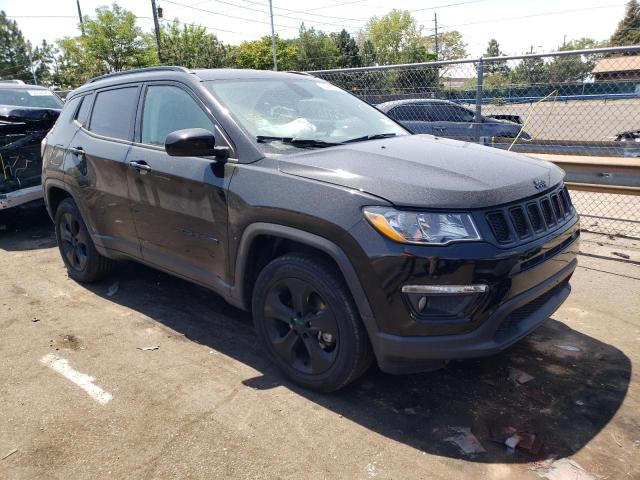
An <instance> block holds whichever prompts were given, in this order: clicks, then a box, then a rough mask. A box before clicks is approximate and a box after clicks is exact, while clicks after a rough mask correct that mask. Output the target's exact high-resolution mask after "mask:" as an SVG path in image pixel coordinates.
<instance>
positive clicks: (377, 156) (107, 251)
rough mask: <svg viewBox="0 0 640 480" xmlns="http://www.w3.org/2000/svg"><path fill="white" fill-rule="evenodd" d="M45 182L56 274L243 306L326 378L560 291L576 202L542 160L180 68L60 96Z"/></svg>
mask: <svg viewBox="0 0 640 480" xmlns="http://www.w3.org/2000/svg"><path fill="white" fill-rule="evenodd" d="M43 181H44V186H45V192H46V194H45V197H46V203H47V206H48V210H49V212H50V215H51V217H52V218H53V219H54V222H55V229H56V236H57V240H58V244H59V247H60V252H61V254H62V259H63V261H64V263H65V265H66V267H67V270H68V272H69V275H70V277H71V278H73V279H76V280H78V281H81V282H90V281H94V280H96V279H98V278H100V277H102V276H103V275H105V274H106V273H108V272H109V271H110V270H111V269H112V268H113V266H114V262H113V261H114V260H117V259H120V258H129V259H134V260H137V261H140V262H143V263H145V264H148V265H151V266H153V267H157V268H159V269H162V270H165V271H167V272H170V273H173V274H175V275H177V276H179V277H182V278H186V279H189V280H191V281H193V282H195V283H198V284H200V285H203V286H205V287H208V288H210V289H211V290H213V291H215V292H217V293H219V294H220V295H222V296H223V297H224V298H225V299H226V300H228V301H229V302H230V303H232V304H233V305H236V306H238V307H240V308H242V309H246V310H250V311H251V312H252V314H253V318H254V321H255V327H256V329H257V332H258V336H259V337H260V339H261V341H262V343H263V344H264V347H265V350H266V352H267V354H268V355H269V357H270V358H271V359H273V361H274V362H275V363H276V364H277V365H278V366H279V367H280V368H281V369H282V370H283V371H284V372H285V373H286V375H288V376H289V377H290V378H291V379H293V380H294V381H295V382H298V383H299V384H301V385H304V386H305V387H309V388H312V389H317V390H322V391H331V390H336V389H339V388H341V387H343V386H344V385H346V384H348V383H349V382H351V381H353V380H354V379H356V378H357V377H358V376H360V375H361V374H362V373H363V372H364V371H365V370H366V369H367V367H368V366H369V365H370V363H371V361H372V360H373V359H376V360H377V362H378V364H379V366H380V368H382V370H384V371H386V372H390V373H401V372H413V371H420V370H429V369H433V368H436V367H437V366H438V365H441V364H442V362H443V361H445V360H448V359H459V358H468V357H478V356H483V355H490V354H494V353H496V352H499V351H501V350H502V349H504V348H506V347H508V346H509V345H511V344H513V343H514V342H516V341H517V340H518V339H520V338H522V337H523V336H524V335H526V334H527V333H529V332H530V331H531V330H533V329H534V328H535V327H537V326H538V325H539V324H540V323H541V322H542V321H543V320H544V319H546V318H547V317H548V316H549V315H550V314H551V313H553V311H554V310H555V309H556V308H558V307H559V306H560V304H561V303H562V302H563V301H564V300H565V298H567V296H568V295H569V292H570V286H569V279H570V278H571V275H572V274H573V271H574V269H575V268H576V255H577V252H578V237H579V230H578V217H577V215H576V212H575V210H574V209H573V207H572V206H571V202H570V199H569V195H568V193H567V190H566V189H565V187H564V185H563V172H562V171H561V170H560V169H558V168H557V167H555V166H554V165H552V164H549V163H546V162H543V161H538V160H533V159H531V158H528V157H525V156H521V155H518V154H514V153H510V152H505V151H501V150H497V149H492V148H488V147H483V146H479V145H476V144H471V143H463V142H457V141H453V140H448V139H440V138H435V139H434V138H433V137H431V136H422V135H410V134H409V133H408V132H407V131H406V130H405V129H404V128H403V127H401V126H400V125H398V124H397V123H395V122H394V121H393V120H391V119H389V118H388V117H386V116H385V115H383V114H382V113H380V112H379V111H378V110H376V109H375V108H373V107H371V106H370V105H367V104H366V103H364V102H362V101H361V100H359V99H357V98H356V97H354V96H352V95H350V94H348V93H346V92H344V91H343V90H341V89H339V88H337V87H335V86H333V85H331V84H330V83H327V82H325V81H322V80H319V79H317V78H314V77H311V76H307V75H304V74H293V73H277V72H265V71H250V70H194V71H190V70H186V69H183V68H179V67H156V68H151V69H145V70H139V71H131V72H127V73H118V74H112V75H107V76H104V77H99V78H96V79H94V80H93V81H91V82H89V83H87V84H85V85H83V86H82V87H80V88H78V89H77V90H75V91H73V92H72V93H71V94H70V95H69V97H68V100H67V102H66V106H65V108H64V110H63V112H62V114H61V116H60V118H59V120H58V122H57V123H56V126H55V128H54V129H53V131H52V132H51V133H50V134H49V136H48V137H47V139H46V147H45V154H44V171H43Z"/></svg>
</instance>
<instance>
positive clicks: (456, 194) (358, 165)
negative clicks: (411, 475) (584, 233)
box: [278, 135, 564, 209]
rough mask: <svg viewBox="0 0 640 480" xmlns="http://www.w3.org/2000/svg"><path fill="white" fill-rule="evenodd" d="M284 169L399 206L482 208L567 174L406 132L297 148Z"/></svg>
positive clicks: (533, 191)
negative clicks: (404, 133) (396, 135)
mask: <svg viewBox="0 0 640 480" xmlns="http://www.w3.org/2000/svg"><path fill="white" fill-rule="evenodd" d="M278 163H279V168H280V171H282V172H283V173H286V174H290V175H296V176H299V177H304V178H309V179H313V180H318V181H322V182H327V183H332V184H335V185H341V186H344V187H348V188H353V189H356V190H360V191H364V192H367V193H369V194H372V195H375V196H378V197H382V198H384V199H386V200H388V201H389V202H391V203H393V204H395V205H398V206H411V207H427V208H463V209H468V208H483V207H489V206H493V205H500V204H503V203H508V202H512V201H515V200H520V199H522V198H526V197H529V196H532V195H535V194H536V193H539V191H540V190H543V189H544V187H545V185H546V187H551V186H553V185H556V184H558V183H560V182H561V181H562V178H563V176H564V172H563V171H562V170H561V169H559V168H558V167H556V166H555V165H553V164H551V163H549V162H545V161H542V160H536V159H533V158H530V157H526V156H524V155H520V154H516V153H511V152H506V151H504V150H499V149H496V148H491V147H484V146H481V145H476V144H473V143H467V142H459V141H455V140H448V139H443V138H436V137H432V136H430V135H407V136H400V137H394V138H388V139H382V140H371V141H367V142H358V143H353V144H347V145H344V146H342V145H341V146H337V147H330V148H326V149H318V150H312V151H306V152H302V153H296V154H292V155H287V156H283V157H280V158H279V161H278Z"/></svg>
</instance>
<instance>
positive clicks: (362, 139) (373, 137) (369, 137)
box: [342, 133, 396, 143]
mask: <svg viewBox="0 0 640 480" xmlns="http://www.w3.org/2000/svg"><path fill="white" fill-rule="evenodd" d="M395 136H396V134H395V133H375V134H373V135H365V136H364V137H357V138H352V139H350V140H345V141H344V142H342V143H353V142H366V141H367V140H378V139H379V138H389V137H395Z"/></svg>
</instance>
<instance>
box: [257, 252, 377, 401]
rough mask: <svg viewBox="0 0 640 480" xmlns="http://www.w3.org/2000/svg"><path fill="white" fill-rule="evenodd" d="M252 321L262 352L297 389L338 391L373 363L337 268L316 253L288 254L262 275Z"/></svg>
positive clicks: (364, 336)
mask: <svg viewBox="0 0 640 480" xmlns="http://www.w3.org/2000/svg"><path fill="white" fill-rule="evenodd" d="M252 311H253V321H254V324H255V327H256V330H257V333H258V336H259V337H260V339H261V341H262V343H263V346H264V349H265V351H266V352H267V354H268V356H269V357H270V358H271V360H272V361H273V362H274V363H275V364H276V365H277V366H278V367H279V368H280V370H282V372H283V373H284V374H285V375H286V376H287V377H289V378H290V379H291V380H293V381H294V382H295V383H297V384H298V385H302V386H303V387H306V388H310V389H313V390H317V391H321V392H332V391H335V390H339V389H340V388H342V387H344V386H345V385H347V384H349V383H350V382H353V381H354V380H355V379H357V378H358V377H359V376H360V375H362V374H363V373H364V372H365V371H366V370H367V368H368V367H369V365H371V362H372V361H373V352H372V350H371V345H370V343H369V337H368V334H367V331H366V329H365V327H364V325H363V324H362V320H361V319H360V315H359V313H358V309H357V308H356V306H355V304H354V301H353V298H352V297H351V292H350V291H349V288H348V287H347V285H346V283H345V281H344V279H343V277H342V274H341V273H340V271H339V270H338V269H337V267H336V265H335V264H332V263H331V262H330V261H329V260H327V259H326V258H325V257H323V256H321V255H316V254H314V253H306V252H305V253H302V252H296V253H288V254H285V255H283V256H281V257H278V258H275V259H274V260H272V261H271V262H269V264H267V266H265V267H264V268H263V269H262V270H261V271H260V273H259V275H258V278H257V279H256V282H255V285H254V287H253V292H252Z"/></svg>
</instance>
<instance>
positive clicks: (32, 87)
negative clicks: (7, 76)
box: [0, 82, 49, 90]
mask: <svg viewBox="0 0 640 480" xmlns="http://www.w3.org/2000/svg"><path fill="white" fill-rule="evenodd" d="M0 88H10V89H11V90H49V89H48V88H47V87H43V86H40V85H30V84H28V83H8V82H0Z"/></svg>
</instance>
